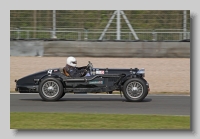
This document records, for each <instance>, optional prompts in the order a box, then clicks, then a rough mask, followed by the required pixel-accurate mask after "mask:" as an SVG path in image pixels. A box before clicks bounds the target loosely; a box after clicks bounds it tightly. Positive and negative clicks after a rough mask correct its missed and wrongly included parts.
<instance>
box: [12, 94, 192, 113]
mask: <svg viewBox="0 0 200 139" xmlns="http://www.w3.org/2000/svg"><path fill="white" fill-rule="evenodd" d="M190 109H191V108H190V96H178V95H176V96H175V95H170V96H168V95H148V96H147V97H146V98H145V99H144V100H143V102H127V101H126V99H125V98H124V97H123V96H122V97H121V96H120V95H118V94H117V95H109V94H104V95H101V94H100V95H99V94H80V95H78V94H66V95H65V96H64V97H63V98H62V99H60V100H59V101H56V102H46V101H42V99H41V98H40V96H39V94H10V111H11V112H67V113H107V114H109V113H112V114H158V115H190Z"/></svg>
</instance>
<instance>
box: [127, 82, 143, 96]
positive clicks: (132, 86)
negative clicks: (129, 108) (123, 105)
mask: <svg viewBox="0 0 200 139" xmlns="http://www.w3.org/2000/svg"><path fill="white" fill-rule="evenodd" d="M126 92H127V94H128V96H129V97H131V98H139V97H140V96H141V95H142V94H143V86H142V84H141V83H139V82H137V81H133V82H130V83H129V84H128V85H127V87H126Z"/></svg>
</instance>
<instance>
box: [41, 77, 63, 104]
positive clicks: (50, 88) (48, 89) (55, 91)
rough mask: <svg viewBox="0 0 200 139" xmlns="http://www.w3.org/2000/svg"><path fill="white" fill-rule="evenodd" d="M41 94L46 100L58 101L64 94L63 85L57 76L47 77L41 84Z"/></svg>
mask: <svg viewBox="0 0 200 139" xmlns="http://www.w3.org/2000/svg"><path fill="white" fill-rule="evenodd" d="M39 95H40V97H41V98H42V99H43V100H45V101H57V100H59V99H60V98H61V97H62V95H63V85H62V83H61V82H60V81H59V80H57V79H55V78H46V79H44V80H43V81H42V82H41V83H40V85H39Z"/></svg>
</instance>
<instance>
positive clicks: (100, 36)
mask: <svg viewBox="0 0 200 139" xmlns="http://www.w3.org/2000/svg"><path fill="white" fill-rule="evenodd" d="M190 30H191V20H190V10H11V11H10V68H11V72H10V84H11V89H10V90H11V91H12V90H14V87H15V84H14V80H15V79H19V78H21V77H23V76H25V75H28V74H31V73H33V72H37V71H39V70H43V69H48V68H51V67H61V66H65V64H66V63H65V61H66V57H68V56H71V55H72V56H75V57H76V58H77V60H78V66H84V65H86V64H87V62H88V61H91V62H92V63H93V65H94V67H102V68H135V67H137V68H145V70H146V79H147V80H148V81H149V83H150V86H151V91H152V92H176V93H177V92H182V93H190V48H191V47H190Z"/></svg>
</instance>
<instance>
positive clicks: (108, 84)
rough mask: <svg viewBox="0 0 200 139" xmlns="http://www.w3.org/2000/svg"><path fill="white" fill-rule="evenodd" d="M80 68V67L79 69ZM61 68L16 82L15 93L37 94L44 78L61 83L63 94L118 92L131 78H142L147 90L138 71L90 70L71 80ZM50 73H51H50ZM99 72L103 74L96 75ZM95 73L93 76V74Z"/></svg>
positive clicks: (38, 73)
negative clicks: (54, 79)
mask: <svg viewBox="0 0 200 139" xmlns="http://www.w3.org/2000/svg"><path fill="white" fill-rule="evenodd" d="M80 68H81V67H80ZM62 70H63V68H54V69H48V70H44V71H40V72H37V73H34V74H31V75H28V76H25V77H23V78H21V79H18V80H16V89H15V90H16V91H18V92H20V93H38V87H39V84H40V82H41V81H42V80H43V79H45V78H50V77H53V78H57V79H58V80H60V81H61V83H62V85H63V88H64V92H65V93H68V92H74V93H81V92H88V93H99V92H109V91H115V90H120V91H121V88H122V87H123V84H124V83H125V81H126V80H128V79H131V78H142V79H143V80H144V81H145V82H146V85H147V88H149V85H148V83H147V81H146V80H145V79H144V78H143V77H142V75H141V74H137V71H138V69H137V68H135V69H108V68H92V69H90V71H89V72H88V73H87V75H86V76H84V77H78V78H72V77H67V76H65V75H64V74H63V71H62ZM50 71H52V72H50ZM98 71H101V72H104V74H96V72H98ZM94 72H95V74H93V73H94Z"/></svg>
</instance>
